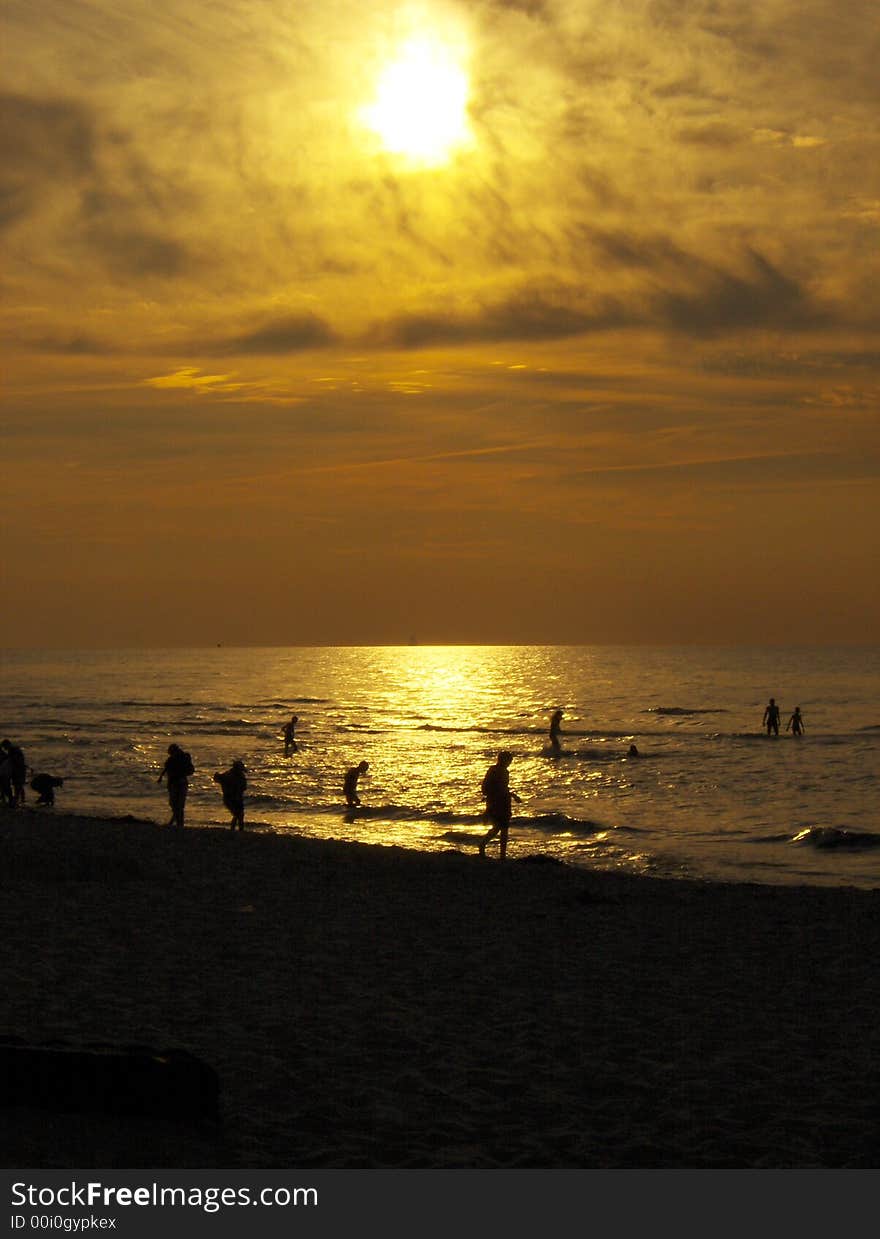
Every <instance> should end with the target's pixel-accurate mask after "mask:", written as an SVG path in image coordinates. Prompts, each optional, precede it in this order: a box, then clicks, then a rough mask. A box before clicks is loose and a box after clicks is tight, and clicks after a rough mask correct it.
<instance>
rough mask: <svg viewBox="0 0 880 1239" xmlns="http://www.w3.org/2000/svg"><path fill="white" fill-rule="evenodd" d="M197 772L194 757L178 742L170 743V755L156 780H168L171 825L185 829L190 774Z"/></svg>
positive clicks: (159, 781)
mask: <svg viewBox="0 0 880 1239" xmlns="http://www.w3.org/2000/svg"><path fill="white" fill-rule="evenodd" d="M194 773H195V769H194V767H193V763H192V758H191V757H190V755H189V753H185V752H184V751H183V749H182V748H180V746H179V745H177V744H169V745H168V757H167V759H166V761H165V765H164V766H163V767H162V773H161V774H160V775H159V777H158V779H157V780H156V782H157V783H161V782H162V780H163V779H165V778H167V780H168V803H169V805H170V806H171V820H170V821H169V823H168V825H169V826H178V827H180V829H181V830H182V829H183V814H184V809H185V808H186V794H187V792H188V791H189V781H188V780H189V776H190V775H191V774H194Z"/></svg>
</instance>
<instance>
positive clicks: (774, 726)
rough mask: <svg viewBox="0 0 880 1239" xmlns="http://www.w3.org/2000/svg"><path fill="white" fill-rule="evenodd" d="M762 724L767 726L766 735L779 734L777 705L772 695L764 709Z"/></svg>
mask: <svg viewBox="0 0 880 1239" xmlns="http://www.w3.org/2000/svg"><path fill="white" fill-rule="evenodd" d="M763 726H764V727H766V728H767V735H768V736H778V735H779V706H778V705H777V704H776V702H775V701H774V699H773V698H772V697H771V698H770V702H769V704H768V706H767V709H766V710H765V711H764V719H763Z"/></svg>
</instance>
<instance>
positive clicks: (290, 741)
mask: <svg viewBox="0 0 880 1239" xmlns="http://www.w3.org/2000/svg"><path fill="white" fill-rule="evenodd" d="M298 722H299V718H298V717H297V715H296V714H294V716H293V717H292V718H291V720H290V722H289V723H288V724H287V725H286V726H285V728H284V756H285V757H289V756H290V754H291V753H295V752H296V751H297V744H296V739H295V737H294V732H295V730H296V725H297V723H298Z"/></svg>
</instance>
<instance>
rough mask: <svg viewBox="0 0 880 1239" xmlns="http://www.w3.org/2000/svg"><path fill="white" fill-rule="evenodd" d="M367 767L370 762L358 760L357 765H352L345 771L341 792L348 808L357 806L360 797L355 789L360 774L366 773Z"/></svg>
mask: <svg viewBox="0 0 880 1239" xmlns="http://www.w3.org/2000/svg"><path fill="white" fill-rule="evenodd" d="M369 768H370V763H369V762H368V761H362V762H359V763H358V765H356V766H352V768H351V769H350V770H349V771H348V772H347V773H346V776H345V779H344V780H343V783H342V794H343V796H344V797H345V803H346V804H347V805H348V807H349V808H350V809H354V808H357V806H358V805H359V804H360V803H361V798H360V796H359V795H358V790H357V785H358V779H359V778H360V777H361V775H362V774H366V773H367V771H368V770H369Z"/></svg>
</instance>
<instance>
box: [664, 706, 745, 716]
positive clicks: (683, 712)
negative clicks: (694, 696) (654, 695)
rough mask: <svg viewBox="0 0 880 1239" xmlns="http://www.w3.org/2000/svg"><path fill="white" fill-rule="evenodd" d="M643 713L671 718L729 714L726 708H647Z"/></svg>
mask: <svg viewBox="0 0 880 1239" xmlns="http://www.w3.org/2000/svg"><path fill="white" fill-rule="evenodd" d="M643 713H644V714H662V715H669V716H671V717H677V716H679V715H680V716H682V717H686V716H687V715H689V714H729V713H730V711H729V710H728V709H727V707H726V706H710V707H709V708H707V709H700V710H694V709H688V708H687V707H685V706H649V708H648V709H647V710H644V711H643Z"/></svg>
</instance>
